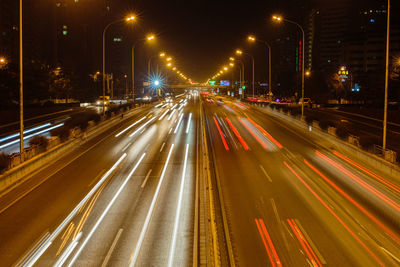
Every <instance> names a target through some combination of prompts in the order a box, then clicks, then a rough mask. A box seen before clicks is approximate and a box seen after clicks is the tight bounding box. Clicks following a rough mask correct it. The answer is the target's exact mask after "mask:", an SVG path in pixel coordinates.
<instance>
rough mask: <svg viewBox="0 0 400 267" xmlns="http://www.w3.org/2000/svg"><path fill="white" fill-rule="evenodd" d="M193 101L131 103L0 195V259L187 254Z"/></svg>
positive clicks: (138, 262)
mask: <svg viewBox="0 0 400 267" xmlns="http://www.w3.org/2000/svg"><path fill="white" fill-rule="evenodd" d="M185 102H186V103H185ZM199 103H200V102H199V99H198V98H197V97H195V96H191V97H190V99H189V98H188V99H187V100H186V98H185V96H182V97H179V98H176V99H175V101H174V103H171V104H169V105H168V106H167V105H164V106H162V107H161V106H160V105H158V106H157V107H155V106H154V105H152V106H149V107H144V108H140V109H138V110H137V111H134V113H135V114H134V115H133V116H131V117H129V119H127V120H125V121H124V122H121V125H120V126H119V127H113V128H112V129H110V130H108V131H105V132H104V133H102V134H101V135H100V136H98V137H96V138H94V139H93V140H90V141H89V142H87V143H86V144H84V145H82V146H81V147H80V148H79V149H77V151H75V152H73V153H71V155H67V156H66V157H64V158H63V159H62V160H60V161H59V162H55V163H54V164H52V165H50V166H49V167H48V168H46V169H43V170H41V171H40V172H38V173H36V174H33V177H32V178H31V179H29V180H28V181H27V182H26V183H24V184H22V185H21V186H18V187H17V188H16V189H14V190H13V191H11V192H9V193H8V194H6V195H4V196H3V197H2V198H1V207H2V208H1V214H0V233H1V236H2V242H1V245H0V246H1V247H0V251H1V255H0V258H1V259H2V265H3V264H4V266H10V265H13V264H16V265H17V266H29V265H30V264H33V263H36V264H37V265H38V266H48V265H51V264H56V266H61V265H63V264H64V265H65V266H67V264H68V265H72V264H78V265H85V266H87V265H90V266H101V265H103V266H105V265H107V266H121V265H131V266H134V265H135V266H149V265H160V263H165V262H169V266H176V265H180V266H186V265H188V264H189V263H191V261H192V246H193V227H194V222H193V212H194V207H193V205H194V193H193V192H194V190H195V188H194V185H195V184H194V182H195V174H196V162H197V161H196V157H197V148H196V145H195V144H196V142H197V131H198V126H197V122H198V119H199V118H198V114H199V113H198V109H199Z"/></svg>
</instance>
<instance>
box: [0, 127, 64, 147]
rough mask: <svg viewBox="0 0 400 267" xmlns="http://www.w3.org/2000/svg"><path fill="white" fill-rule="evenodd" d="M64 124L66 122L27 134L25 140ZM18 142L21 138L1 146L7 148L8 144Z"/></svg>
mask: <svg viewBox="0 0 400 267" xmlns="http://www.w3.org/2000/svg"><path fill="white" fill-rule="evenodd" d="M63 125H64V123H60V124H57V125H55V126H52V127H50V128H47V129H44V130H41V131H39V132H37V133H34V134H30V135H27V136H25V137H24V141H25V140H26V139H29V138H31V137H34V136H36V135H39V134H42V133H45V132H48V131H51V130H53V129H55V128H58V127H60V126H63ZM16 143H19V139H17V140H14V141H11V142H8V143H6V144H4V145H1V146H0V149H2V148H5V147H8V146H11V145H13V144H16Z"/></svg>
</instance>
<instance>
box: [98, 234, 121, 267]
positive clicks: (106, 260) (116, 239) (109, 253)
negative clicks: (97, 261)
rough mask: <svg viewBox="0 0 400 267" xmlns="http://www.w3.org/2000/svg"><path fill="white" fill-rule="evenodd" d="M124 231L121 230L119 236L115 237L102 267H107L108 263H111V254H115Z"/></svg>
mask: <svg viewBox="0 0 400 267" xmlns="http://www.w3.org/2000/svg"><path fill="white" fill-rule="evenodd" d="M123 230H124V229H122V228H119V230H118V233H117V235H116V236H115V238H114V241H113V242H112V244H111V247H110V249H109V250H108V252H107V256H106V257H105V258H104V261H103V264H102V265H101V267H106V266H107V263H108V261H109V260H110V258H111V254H112V253H113V251H114V248H115V246H116V245H117V242H118V239H119V237H120V236H121V234H122V231H123Z"/></svg>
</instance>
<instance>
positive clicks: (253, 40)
mask: <svg viewBox="0 0 400 267" xmlns="http://www.w3.org/2000/svg"><path fill="white" fill-rule="evenodd" d="M247 40H249V41H250V42H255V41H256V37H255V36H254V35H249V37H247Z"/></svg>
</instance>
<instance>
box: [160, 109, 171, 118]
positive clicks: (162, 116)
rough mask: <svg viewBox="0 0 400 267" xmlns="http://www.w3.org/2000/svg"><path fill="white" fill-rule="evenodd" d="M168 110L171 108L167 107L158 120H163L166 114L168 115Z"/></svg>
mask: <svg viewBox="0 0 400 267" xmlns="http://www.w3.org/2000/svg"><path fill="white" fill-rule="evenodd" d="M168 111H169V108H167V110H166V111H165V112H164V114H162V115H161V117H160V118H159V119H158V120H159V121H160V120H162V119H163V118H164V117H165V115H167V113H168Z"/></svg>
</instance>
